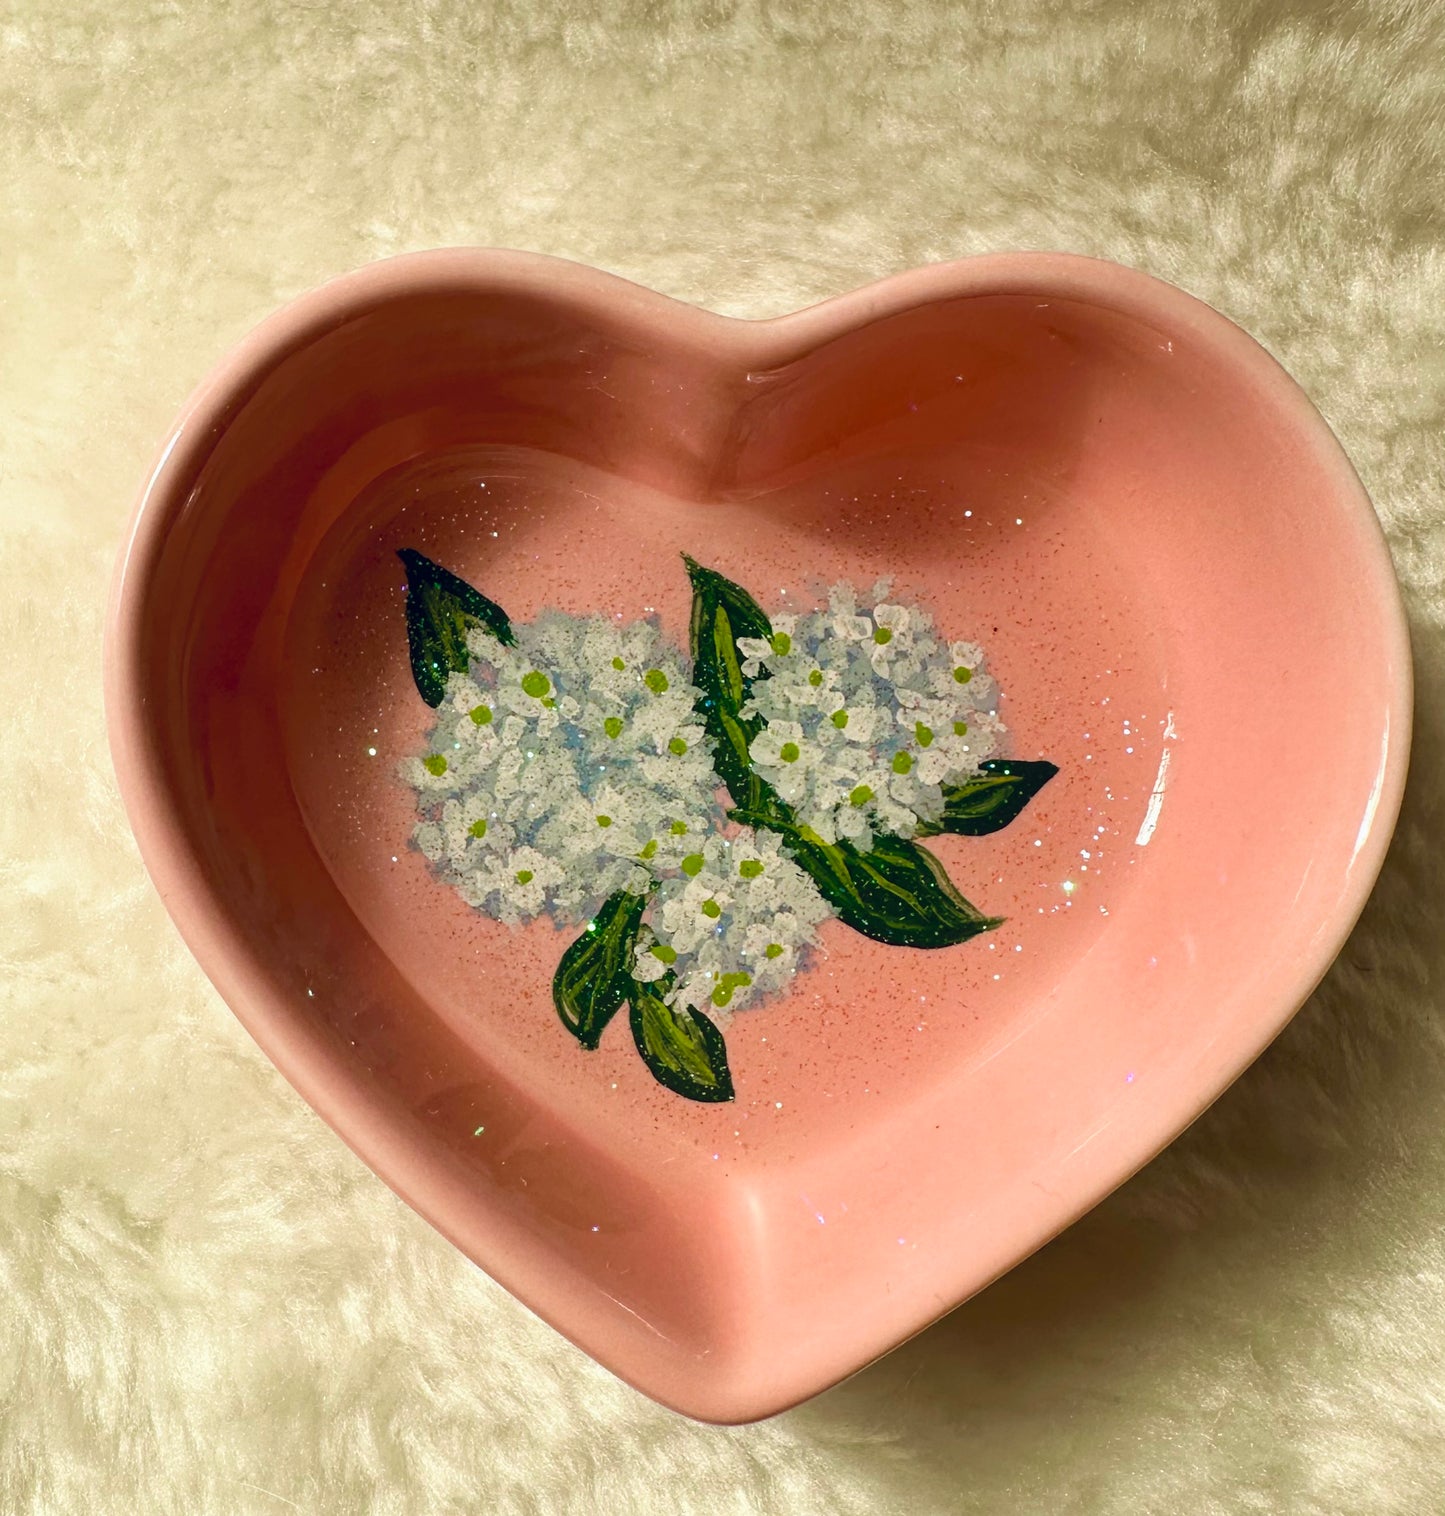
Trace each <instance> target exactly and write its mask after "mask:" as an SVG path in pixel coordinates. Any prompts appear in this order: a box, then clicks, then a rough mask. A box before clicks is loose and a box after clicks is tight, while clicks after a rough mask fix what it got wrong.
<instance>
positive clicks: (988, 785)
mask: <svg viewBox="0 0 1445 1516" xmlns="http://www.w3.org/2000/svg"><path fill="white" fill-rule="evenodd" d="M979 770H980V772H979V773H978V774H976V775H975V776H974V777H973V778H972V779H969V780H967V781H965V782H964V783H963V784H956V785H945V786H944V791H943V814H942V815H941V816H940V817H939V818H938V819H937V820H936V821H930V822H927V823H926V824H925V825H923V826H921V827H919V829H918V832H917V835H918V836H920V837H935V836H937V835H938V834H939V833H940V832H950V833H952V834H953V835H954V836H958V837H987V836H988V835H989V834H990V833H992V832H997V831H1001V830H1002V829H1003V828H1004V827H1006V826H1007V825H1008V824H1009V822H1011V821H1012V820H1014V818H1015V817H1016V816H1018V814H1019V813H1020V812H1021V811H1022V810H1023V808H1024V807H1025V806H1026V805H1027V804H1028V803H1029V801H1031V800H1032V799H1033V798H1034V796H1035V795H1037V794H1038V792H1039V791H1040V790H1041V789H1043V787H1044V786H1045V785H1046V784H1047V783H1048V782H1049V780H1050V779H1052V778H1053V777H1054V775H1055V774H1057V773H1058V771H1059V769H1058V765H1057V764H1053V763H1049V762H1046V761H1045V760H1042V759H1038V760H1029V759H1023V758H989V759H986V760H985V761H984V762H983V763H981V764H980V765H979Z"/></svg>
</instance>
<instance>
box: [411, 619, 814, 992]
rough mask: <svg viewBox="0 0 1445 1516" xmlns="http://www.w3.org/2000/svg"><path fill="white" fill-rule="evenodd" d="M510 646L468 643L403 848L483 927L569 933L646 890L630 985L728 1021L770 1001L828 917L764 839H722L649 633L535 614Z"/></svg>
mask: <svg viewBox="0 0 1445 1516" xmlns="http://www.w3.org/2000/svg"><path fill="white" fill-rule="evenodd" d="M513 632H514V634H515V637H516V644H515V645H514V646H512V647H505V646H503V645H502V644H501V643H500V642H498V641H497V640H496V639H495V638H494V637H492V636H491V635H490V634H489V633H487V632H485V631H483V630H474V631H473V632H472V633H471V635H470V637H469V639H468V650H469V654H470V659H469V661H470V669H469V671H468V673H466V674H455V673H454V674H452V675H451V676H450V678H449V680H448V682H447V693H446V699H445V701H444V702H443V704H442V706H441V707H440V709H439V710H438V712H437V720H436V724H435V726H434V727H433V729H432V731H431V733H430V735H429V738H428V747H427V751H426V753H425V754H423V755H419V756H417V757H414V758H409V759H407V760H406V761H405V762H404V763H403V765H402V775H403V777H404V778H405V779H406V781H407V782H408V783H409V784H410V785H411V786H412V788H413V789H415V790H416V792H417V796H418V802H419V806H420V809H421V814H422V820H421V823H420V824H419V825H418V826H417V828H416V830H415V833H414V837H415V841H416V843H417V846H418V847H419V848H420V849H421V851H422V852H423V853H424V854H425V855H426V857H427V858H428V859H429V860H431V862H432V863H433V864H434V865H435V867H436V869H437V872H438V873H439V874H440V875H441V877H442V878H444V879H445V880H447V881H448V882H449V883H450V884H452V885H453V886H454V887H455V888H456V890H457V891H458V892H459V893H460V894H461V896H462V898H463V899H464V900H466V901H467V902H468V903H469V904H470V905H473V906H475V907H477V908H478V909H479V910H481V911H483V912H484V913H485V914H486V915H488V916H492V917H494V918H496V919H497V920H501V921H507V922H519V921H524V920H528V919H530V918H531V917H534V916H538V915H541V914H543V913H546V914H548V915H550V916H551V917H552V918H553V919H554V920H556V921H558V922H559V923H564V924H565V923H572V924H580V923H582V922H584V921H586V920H587V918H588V916H589V914H590V913H591V912H592V911H593V910H594V909H595V908H596V906H597V904H598V902H599V901H601V900H603V899H605V898H606V897H607V896H609V895H611V894H613V893H614V892H616V891H618V890H629V891H631V892H632V893H634V894H639V895H642V894H647V893H649V892H655V893H654V895H653V899H652V902H651V908H650V910H649V912H648V915H649V919H650V927H649V929H648V930H647V931H646V932H645V933H644V944H645V947H646V948H647V949H648V950H647V951H644V952H641V953H640V954H639V962H638V965H637V969H636V974H637V977H638V978H639V979H645V980H648V981H654V982H655V981H657V980H659V979H663V978H664V977H665V976H667V974H668V972H669V970H671V972H672V976H673V977H672V979H671V980H669V981H668V983H669V986H670V987H669V989H668V991H667V998H668V999H669V1000H681V1001H682V1002H684V1003H686V1004H689V1005H693V1006H702V1005H704V1004H709V1003H710V1004H711V1005H713V1006H716V1007H723V1006H729V1007H731V1008H732V1009H738V1008H740V1007H742V1006H744V1005H746V1004H748V1003H749V1001H751V1000H753V999H755V998H757V997H759V996H761V995H762V994H764V993H767V992H768V991H772V990H776V989H779V988H781V987H782V985H784V984H785V983H786V982H787V980H788V978H789V977H790V976H791V975H792V974H793V973H794V972H795V971H796V969H797V967H798V965H799V960H800V955H801V954H802V953H803V952H804V951H805V950H806V947H807V946H808V944H809V943H810V942H811V941H812V939H813V932H814V929H815V927H816V926H817V924H818V923H819V922H820V921H821V920H823V919H824V918H825V917H826V916H828V915H830V914H831V912H830V911H829V908H828V906H827V905H826V903H825V902H824V901H823V898H822V896H821V895H819V893H818V891H817V887H816V886H815V885H814V884H813V881H812V880H811V879H810V878H809V877H808V875H807V874H806V873H804V872H803V870H801V869H800V868H798V867H797V866H796V865H795V864H793V863H792V862H790V861H789V860H788V859H787V858H786V857H784V856H783V855H782V854H781V853H780V852H779V845H778V839H777V838H776V837H775V836H774V835H772V834H767V833H765V834H754V833H752V832H751V831H749V830H747V829H745V828H738V827H734V826H730V825H729V823H728V822H727V820H726V818H725V815H724V810H723V806H722V805H721V804H720V803H719V797H718V780H717V776H716V774H715V772H714V770H713V765H712V752H711V742H710V739H709V738H708V737H707V736H706V734H705V732H704V730H703V727H702V724H701V722H700V721H699V720H698V719H697V716H696V714H695V711H694V702H695V701H696V700H697V699H698V691H697V689H696V688H695V687H694V686H693V684H692V682H691V679H690V676H689V670H688V668H687V666H686V664H685V661H684V659H683V658H682V656H681V654H680V653H679V652H678V651H677V650H676V649H675V648H673V647H672V646H671V644H669V643H668V642H667V641H666V640H665V639H664V638H663V637H662V635H661V633H660V632H659V630H658V629H657V627H656V626H655V625H653V624H652V623H650V622H646V621H640V622H635V623H633V624H631V625H629V626H619V625H617V624H616V623H614V622H611V621H608V620H606V619H605V618H604V617H600V616H592V617H575V616H567V615H563V614H561V613H559V612H546V613H544V614H543V615H541V616H540V617H538V619H537V620H536V621H533V622H531V623H529V624H526V625H514V626H513Z"/></svg>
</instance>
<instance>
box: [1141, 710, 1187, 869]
mask: <svg viewBox="0 0 1445 1516" xmlns="http://www.w3.org/2000/svg"><path fill="white" fill-rule="evenodd" d="M1177 735H1178V733H1177V732H1175V730H1174V712H1173V711H1170V712H1169V714H1168V715H1167V716H1166V717H1165V718H1164V740H1165V742H1168V741H1169V739H1170V738H1171V737H1175V736H1177ZM1172 755H1173V749H1171V748H1168V747H1166V748H1165V749H1164V750H1163V752H1161V753H1160V754H1159V772H1158V773H1157V774H1156V775H1155V776H1154V789H1153V792H1152V793H1151V794H1150V796H1149V804H1148V805H1147V806H1146V807H1145V810H1144V820H1143V821H1142V822H1141V823H1140V825H1139V835H1138V836H1137V837H1136V838H1135V839H1134V846H1135V847H1147V846H1148V845H1149V839H1150V838H1151V837H1152V836H1153V835H1154V828H1155V827H1156V826H1158V825H1159V809H1160V807H1161V806H1162V805H1163V804H1164V785H1165V783H1166V782H1167V780H1168V777H1169V759H1170V757H1171V756H1172Z"/></svg>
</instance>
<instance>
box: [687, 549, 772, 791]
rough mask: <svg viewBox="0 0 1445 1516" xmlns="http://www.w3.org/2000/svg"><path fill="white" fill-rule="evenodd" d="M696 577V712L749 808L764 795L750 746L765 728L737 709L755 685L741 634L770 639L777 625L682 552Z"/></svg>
mask: <svg viewBox="0 0 1445 1516" xmlns="http://www.w3.org/2000/svg"><path fill="white" fill-rule="evenodd" d="M683 562H684V563H686V564H687V572H688V577H689V578H690V579H691V580H692V624H691V627H690V629H689V639H688V640H689V644H690V648H691V652H692V682H693V683H694V684H695V685H696V686H697V687H698V689H699V690H701V691H702V696H701V698H700V699H699V701H698V705H697V713H698V715H699V716H701V717H702V720H703V724H704V726H705V727H706V728H707V733H708V736H710V737H711V738H712V739H713V767H714V768H715V769H716V770H717V775H718V778H719V779H721V780H722V782H723V783H724V784H725V785H726V786H727V788H728V793H729V794H730V795H731V796H732V797H733V800H734V801H735V802H736V803H737V804H738V805H742V806H747V807H748V808H749V809H755V808H757V807H758V806H759V805H760V803H761V801H762V797H763V788H764V787H763V784H762V780H761V779H759V778H758V776H757V775H756V774H754V773H753V771H752V768H751V766H750V763H749V759H748V747H749V745H750V744H751V742H752V740H753V738H754V737H756V736H757V734H758V733H759V732H760V731H761V730H762V727H763V723H762V721H761V720H759V719H758V718H757V717H756V716H754V717H752V718H750V719H747V720H744V719H743V717H742V716H741V715H740V714H739V713H740V711H741V709H742V706H743V703H744V702H745V701H746V699H747V697H748V693H749V691H750V690H751V688H752V680H751V679H749V678H747V676H746V675H745V674H744V673H743V671H742V660H741V658H740V656H739V654H738V645H737V643H738V638H739V637H763V638H770V637H771V636H772V635H773V624H772V622H771V621H769V620H768V618H767V616H766V614H765V613H764V611H763V609H762V607H761V606H760V605H759V604H758V603H757V601H756V600H754V599H753V597H752V596H751V595H750V594H748V592H747V591H746V590H745V589H743V588H742V586H741V585H737V584H734V583H733V582H732V580H731V579H725V578H724V577H723V576H722V575H721V574H719V573H716V572H714V571H713V570H712V569H707V568H703V566H702V565H701V564H700V563H696V562H694V561H693V559H691V558H689V557H687V556H686V555H685V554H684V556H683Z"/></svg>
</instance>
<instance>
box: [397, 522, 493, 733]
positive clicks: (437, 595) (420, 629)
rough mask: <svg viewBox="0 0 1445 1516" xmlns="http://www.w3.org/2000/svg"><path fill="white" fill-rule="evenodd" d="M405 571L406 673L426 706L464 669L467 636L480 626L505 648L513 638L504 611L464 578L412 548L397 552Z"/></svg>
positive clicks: (437, 699) (438, 700)
mask: <svg viewBox="0 0 1445 1516" xmlns="http://www.w3.org/2000/svg"><path fill="white" fill-rule="evenodd" d="M396 556H397V557H398V558H400V559H401V561H402V563H403V564H404V565H405V567H406V637H407V644H408V647H409V649H410V652H411V675H412V678H413V679H414V680H415V681H416V687H417V692H418V694H420V695H421V698H422V699H423V700H425V701H426V703H427V704H428V705H430V706H438V705H440V704H441V703H442V701H443V699H444V698H445V697H446V690H447V679H448V677H449V676H450V675H452V674H454V673H456V674H464V673H466V671H467V666H468V660H469V656H470V655H469V653H468V649H467V633H468V632H469V631H471V630H472V628H473V627H478V626H479V627H482V628H484V629H485V630H486V631H488V632H490V633H491V635H492V636H493V637H495V638H496V639H497V641H498V642H501V643H504V644H506V645H507V646H511V644H512V643H513V642H514V641H515V640H516V639H515V638H514V637H513V635H512V623H511V622H510V621H509V620H508V619H507V613H506V612H505V611H504V610H503V609H502V608H501V606H499V605H498V604H497V603H496V602H495V601H493V600H488V599H487V597H486V596H485V595H484V594H482V592H481V591H480V590H477V589H474V588H473V587H472V586H471V585H470V584H468V583H467V582H466V580H465V579H458V578H457V576H456V575H455V574H453V573H452V572H451V571H450V570H448V569H444V568H443V567H442V566H441V565H440V564H439V563H433V562H432V560H431V559H430V558H428V557H427V556H426V555H425V554H423V553H419V552H417V550H416V549H415V548H411V547H404V548H400V549H398V550H397V555H396Z"/></svg>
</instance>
